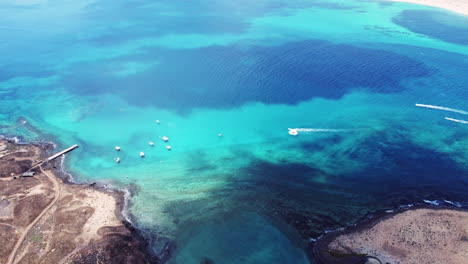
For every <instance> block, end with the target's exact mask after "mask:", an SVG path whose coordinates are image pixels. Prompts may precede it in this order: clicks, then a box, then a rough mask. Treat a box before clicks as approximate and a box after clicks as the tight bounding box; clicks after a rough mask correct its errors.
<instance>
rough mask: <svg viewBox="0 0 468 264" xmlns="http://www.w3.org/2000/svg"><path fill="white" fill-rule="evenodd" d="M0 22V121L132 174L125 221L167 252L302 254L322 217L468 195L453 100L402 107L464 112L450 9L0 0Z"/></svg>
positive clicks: (327, 223)
mask: <svg viewBox="0 0 468 264" xmlns="http://www.w3.org/2000/svg"><path fill="white" fill-rule="evenodd" d="M0 21H1V24H0V25H1V26H0V34H1V36H2V39H1V40H2V41H1V42H0V54H2V60H1V61H0V64H1V67H0V98H1V104H0V134H4V135H10V136H12V135H20V136H22V137H24V138H25V139H27V140H52V141H54V142H57V143H58V144H59V146H60V147H67V146H69V145H72V144H79V145H80V149H79V150H78V151H76V152H74V153H73V154H72V155H70V156H69V159H68V162H67V164H66V165H67V166H68V167H69V168H68V169H69V170H70V171H71V172H72V173H73V175H74V177H75V179H76V180H78V181H82V182H88V181H100V182H104V183H109V184H112V185H114V186H118V187H129V188H131V189H132V190H133V191H134V194H135V195H134V197H133V199H132V200H131V205H130V208H129V212H130V214H131V215H132V220H133V222H134V223H135V224H136V225H138V226H139V227H141V228H143V229H144V230H146V231H148V232H149V234H150V235H151V236H152V237H153V238H155V241H154V248H155V250H158V249H160V248H161V247H162V246H163V245H164V244H163V241H166V239H168V240H170V241H173V243H174V245H175V249H174V252H173V257H172V258H171V260H170V263H196V264H199V263H308V262H310V261H312V260H311V259H312V256H311V246H313V243H312V241H313V239H315V238H317V237H318V236H319V235H320V234H321V233H322V232H323V231H324V230H328V229H333V228H337V227H341V226H344V225H346V224H349V223H353V222H356V221H358V220H359V219H361V218H362V217H364V216H365V215H367V214H369V213H372V212H375V211H377V210H383V209H389V208H394V207H397V206H399V205H402V204H408V203H417V202H421V201H422V200H424V199H426V200H436V199H437V200H444V199H446V200H450V201H455V202H460V203H462V204H465V203H466V202H468V197H467V194H466V193H467V190H468V180H467V172H468V168H467V166H466V164H467V163H466V162H467V161H468V154H467V152H466V149H467V147H468V137H467V133H466V132H467V128H468V127H467V125H466V124H462V123H455V122H451V121H448V120H445V119H444V118H445V117H450V118H455V119H460V120H468V116H466V115H463V114H460V113H454V112H447V111H441V110H435V109H429V108H420V107H416V106H415V104H416V103H422V104H429V105H440V106H445V107H451V108H455V109H460V110H465V111H468V104H467V99H468V77H467V75H466V69H467V67H468V43H467V39H466V37H465V36H468V23H467V22H468V18H466V17H463V16H459V15H456V14H454V13H450V12H446V11H441V10H438V9H433V8H428V7H422V6H415V5H409V4H401V3H398V4H397V3H394V4H393V3H387V2H383V1H357V0H353V1H338V0H337V1H329V0H324V1H300V0H293V1H285V0H276V1H275V0H262V1H255V3H252V1H224V0H218V1H209V0H197V1H170V2H169V1H149V0H139V1H132V2H129V1H115V0H114V1H107V0H87V1H54V0H30V1H13V2H10V3H9V4H0ZM22 120H26V121H27V123H26V124H24V123H23V122H21V121H22ZM155 120H160V121H161V123H160V124H159V125H158V124H157V123H156V122H155ZM288 128H313V129H322V130H319V131H318V132H308V133H307V132H300V133H299V135H298V136H295V137H294V136H291V135H289V134H288ZM220 133H221V134H222V136H218V134H220ZM162 136H167V137H169V143H165V142H164V141H163V140H161V137H162ZM149 141H154V142H155V146H154V147H151V146H149V144H148V142H149ZM116 145H118V146H120V147H121V148H122V151H121V152H116V151H115V150H114V147H115V146H116ZM166 145H170V146H171V147H172V150H171V151H167V150H166ZM141 151H144V152H145V154H146V155H145V158H140V157H139V152H141ZM116 157H120V158H121V163H120V164H117V163H115V161H114V159H115V158H116Z"/></svg>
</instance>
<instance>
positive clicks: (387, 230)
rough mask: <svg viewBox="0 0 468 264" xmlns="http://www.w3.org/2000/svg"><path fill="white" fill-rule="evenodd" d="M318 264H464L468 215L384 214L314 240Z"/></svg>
mask: <svg viewBox="0 0 468 264" xmlns="http://www.w3.org/2000/svg"><path fill="white" fill-rule="evenodd" d="M314 253H315V257H316V260H317V262H318V263H322V264H345V263H346V264H361V263H362V264H372V263H381V264H384V263H385V264H420V263H452V264H462V263H468V211H466V210H462V209H456V208H437V207H426V208H425V207H421V208H412V209H408V210H406V211H402V212H397V213H390V214H383V215H381V216H378V217H376V218H372V219H369V220H368V221H365V222H363V223H361V224H358V225H356V226H352V227H349V228H346V229H344V230H342V231H338V232H331V233H328V234H326V235H324V236H323V237H322V238H321V239H319V240H318V241H317V243H316V245H315V248H314Z"/></svg>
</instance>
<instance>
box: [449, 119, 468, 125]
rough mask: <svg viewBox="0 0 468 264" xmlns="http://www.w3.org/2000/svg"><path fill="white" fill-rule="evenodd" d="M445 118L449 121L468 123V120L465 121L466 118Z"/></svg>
mask: <svg viewBox="0 0 468 264" xmlns="http://www.w3.org/2000/svg"><path fill="white" fill-rule="evenodd" d="M445 119H447V120H449V121H453V122H457V123H462V124H468V121H465V120H460V119H455V118H450V117H446V118H445Z"/></svg>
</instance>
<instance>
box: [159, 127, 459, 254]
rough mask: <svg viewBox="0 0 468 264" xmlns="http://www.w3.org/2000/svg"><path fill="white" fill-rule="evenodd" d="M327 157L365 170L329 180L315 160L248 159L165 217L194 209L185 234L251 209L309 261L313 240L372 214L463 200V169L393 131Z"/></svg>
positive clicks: (315, 147)
mask: <svg viewBox="0 0 468 264" xmlns="http://www.w3.org/2000/svg"><path fill="white" fill-rule="evenodd" d="M340 140H341V139H340V138H339V137H337V136H332V137H331V139H330V142H337V143H336V144H339V142H340ZM330 144H331V143H330ZM289 147H291V148H293V147H294V146H289ZM296 147H297V148H301V149H303V148H306V149H310V151H313V150H314V149H321V150H323V149H326V146H322V145H320V144H318V145H317V144H314V143H310V144H302V145H299V146H296ZM329 158H330V159H334V160H335V159H336V160H340V161H343V160H349V161H350V162H353V161H357V162H359V163H362V164H364V168H363V169H362V170H360V171H358V172H355V173H350V174H340V175H331V174H329V173H326V172H324V171H322V170H320V169H319V168H317V167H315V166H314V165H313V163H311V164H301V163H294V162H290V161H284V162H271V161H267V160H260V159H256V158H255V157H252V159H253V160H252V162H251V163H250V164H249V165H248V166H246V167H243V168H240V169H239V170H238V171H237V172H233V174H232V175H231V176H229V177H228V183H227V184H225V185H224V186H223V187H222V188H221V189H218V190H216V191H212V192H211V193H210V194H209V196H207V197H206V198H205V199H203V200H199V201H190V202H184V204H174V205H173V206H171V207H168V208H167V210H166V212H167V213H168V214H171V215H172V214H174V215H177V217H181V216H182V215H183V213H182V211H185V210H190V211H191V212H192V211H193V210H191V209H190V208H197V210H198V211H197V214H201V215H203V217H202V219H201V220H200V222H197V221H198V220H197V221H193V220H194V219H196V218H195V217H190V218H189V219H190V221H189V222H185V221H181V222H180V225H179V227H181V229H184V226H190V228H192V227H193V226H197V225H204V224H205V223H206V221H207V219H210V217H216V213H215V212H217V211H218V210H219V212H225V211H226V210H227V211H230V212H232V211H235V212H243V211H249V210H250V211H252V210H253V211H255V212H258V213H260V214H262V215H265V216H267V217H269V218H270V220H271V221H272V223H274V224H275V226H276V228H278V229H279V230H281V231H282V232H283V233H284V234H286V235H287V236H288V237H290V239H291V242H292V243H294V244H295V245H297V247H299V248H307V250H306V251H307V254H308V255H309V257H310V258H311V259H312V258H313V256H312V255H313V254H312V248H313V241H314V240H313V239H315V238H317V237H319V236H320V235H321V234H322V233H323V231H324V230H331V229H336V228H339V227H343V226H346V225H348V224H352V223H357V222H359V221H362V220H363V219H366V218H367V217H368V216H369V215H371V214H373V213H374V212H378V211H384V210H387V209H390V208H396V207H398V206H400V205H404V204H410V203H418V202H422V200H423V199H427V200H435V199H438V200H450V201H467V200H468V199H467V198H468V196H467V194H466V189H467V188H468V184H467V182H466V181H465V180H464V178H465V177H466V175H468V171H467V170H466V169H465V168H463V166H460V165H459V164H457V163H456V162H455V161H453V160H452V158H451V157H450V156H449V155H448V154H446V153H442V152H438V151H435V150H433V149H429V148H424V147H421V146H418V145H415V144H414V143H412V142H410V141H408V139H407V138H406V137H405V135H404V134H402V133H399V132H391V133H388V132H386V133H384V132H376V133H375V134H374V135H372V136H370V137H369V138H367V139H365V140H364V141H363V142H361V143H360V144H359V147H357V148H352V149H343V150H338V151H337V152H336V153H335V156H334V157H329ZM341 165H342V166H346V164H341ZM338 166H340V164H338ZM316 178H320V179H321V180H316ZM209 201H217V202H216V203H212V202H211V203H210V202H209ZM207 204H211V206H206V205H207ZM180 206H183V208H185V209H181V207H180ZM205 210H206V212H205ZM213 221H214V220H213ZM285 226H287V227H289V228H292V229H293V230H294V232H291V231H288V228H285ZM245 232H249V230H246V231H245ZM252 232H254V231H252ZM298 236H299V238H298Z"/></svg>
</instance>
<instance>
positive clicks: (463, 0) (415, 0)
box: [388, 0, 468, 15]
mask: <svg viewBox="0 0 468 264" xmlns="http://www.w3.org/2000/svg"><path fill="white" fill-rule="evenodd" d="M388 1H393V2H405V3H411V4H418V5H426V6H433V7H438V8H443V9H446V10H450V11H452V12H456V13H459V14H462V15H468V0H388Z"/></svg>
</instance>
